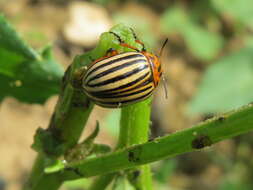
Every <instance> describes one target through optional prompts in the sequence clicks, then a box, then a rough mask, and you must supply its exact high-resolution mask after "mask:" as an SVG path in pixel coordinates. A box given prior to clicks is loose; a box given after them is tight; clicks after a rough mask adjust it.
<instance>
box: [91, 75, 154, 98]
mask: <svg viewBox="0 0 253 190" xmlns="http://www.w3.org/2000/svg"><path fill="white" fill-rule="evenodd" d="M148 75H149V72H147V73H145V74H144V75H142V76H140V77H139V78H137V79H135V80H134V81H131V82H129V83H127V84H123V85H121V86H119V87H116V88H111V89H107V90H101V91H95V92H89V93H90V94H91V95H92V96H95V97H103V95H104V94H106V95H107V94H116V93H122V92H125V91H128V90H133V89H135V88H138V87H139V86H140V85H137V86H135V87H134V88H130V89H127V90H124V91H119V92H114V91H118V90H122V89H124V88H128V87H130V86H132V85H134V84H135V83H138V82H140V81H141V80H143V79H145V78H146V77H147V76H148ZM147 80H148V81H149V80H150V79H147ZM147 80H145V81H147ZM145 81H144V83H145ZM141 84H142V83H141Z"/></svg>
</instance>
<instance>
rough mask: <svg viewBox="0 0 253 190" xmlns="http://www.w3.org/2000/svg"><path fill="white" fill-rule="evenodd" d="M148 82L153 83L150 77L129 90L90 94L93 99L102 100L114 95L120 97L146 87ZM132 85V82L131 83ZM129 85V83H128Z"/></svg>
mask: <svg viewBox="0 0 253 190" xmlns="http://www.w3.org/2000/svg"><path fill="white" fill-rule="evenodd" d="M144 78H145V77H144ZM150 82H153V81H152V79H151V77H150V78H148V79H146V80H145V81H143V82H142V83H141V84H139V85H137V86H135V87H133V88H129V89H125V90H124V89H123V90H122V91H116V92H114V91H108V90H105V91H98V92H92V93H90V94H91V95H92V96H94V97H96V98H103V97H109V96H111V97H112V96H115V95H120V94H122V93H125V92H130V91H132V90H136V89H138V88H141V87H143V86H146V85H148V83H150ZM131 83H132V82H131ZM128 84H129V83H128Z"/></svg>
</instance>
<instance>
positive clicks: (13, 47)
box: [0, 15, 40, 60]
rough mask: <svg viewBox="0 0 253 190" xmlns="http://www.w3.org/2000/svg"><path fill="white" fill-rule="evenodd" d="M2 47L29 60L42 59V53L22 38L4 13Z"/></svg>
mask: <svg viewBox="0 0 253 190" xmlns="http://www.w3.org/2000/svg"><path fill="white" fill-rule="evenodd" d="M1 47H2V48H5V49H6V50H8V51H11V52H13V53H15V54H18V55H21V56H23V57H24V58H26V59H29V60H36V59H40V55H39V54H38V53H37V52H36V51H34V50H33V49H32V48H30V47H29V46H28V45H27V44H26V43H25V42H24V41H23V40H22V39H21V37H20V36H19V35H18V34H17V33H16V32H15V30H14V28H13V27H12V26H11V25H10V24H9V23H8V22H7V21H6V20H5V19H4V16H2V15H0V48H1Z"/></svg>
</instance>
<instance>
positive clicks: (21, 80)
mask: <svg viewBox="0 0 253 190" xmlns="http://www.w3.org/2000/svg"><path fill="white" fill-rule="evenodd" d="M62 76H63V69H62V67H61V66H60V65H59V64H57V63H56V62H55V60H54V59H53V56H52V54H51V48H50V47H46V48H45V49H44V50H43V51H42V52H41V53H37V52H36V51H35V50H33V49H32V48H31V47H29V46H28V45H27V44H26V43H25V42H24V41H23V40H22V39H21V38H20V37H19V35H18V34H17V33H16V32H15V30H14V29H13V28H12V26H11V25H10V24H9V23H8V22H7V21H5V19H4V17H3V16H0V102H1V101H2V100H3V98H5V97H6V96H11V97H14V98H16V99H18V100H20V101H22V102H26V103H40V104H42V103H44V102H45V101H46V100H47V98H48V97H50V96H52V95H54V94H57V93H58V92H59V86H60V80H61V78H62Z"/></svg>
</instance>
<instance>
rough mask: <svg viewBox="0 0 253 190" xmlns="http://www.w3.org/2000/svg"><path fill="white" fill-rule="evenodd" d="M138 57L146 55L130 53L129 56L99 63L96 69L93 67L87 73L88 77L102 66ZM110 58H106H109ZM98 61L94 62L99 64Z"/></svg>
mask: <svg viewBox="0 0 253 190" xmlns="http://www.w3.org/2000/svg"><path fill="white" fill-rule="evenodd" d="M121 54H124V53H121ZM121 54H118V55H121ZM115 56H116V55H115ZM137 57H144V55H142V54H140V53H138V54H134V55H128V56H124V57H120V58H118V59H113V60H111V61H108V62H105V63H104V64H102V65H99V66H97V67H96V68H94V69H92V68H91V69H92V70H91V71H90V72H89V73H88V74H87V75H86V77H88V76H90V74H92V73H94V72H95V71H97V70H99V69H101V68H103V67H105V66H108V65H111V64H113V63H116V62H118V61H123V60H127V59H133V58H137ZM109 58H111V57H109ZM109 58H106V59H109ZM106 59H104V60H106ZM104 60H101V61H104ZM97 63H99V62H97ZM97 63H94V64H97Z"/></svg>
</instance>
